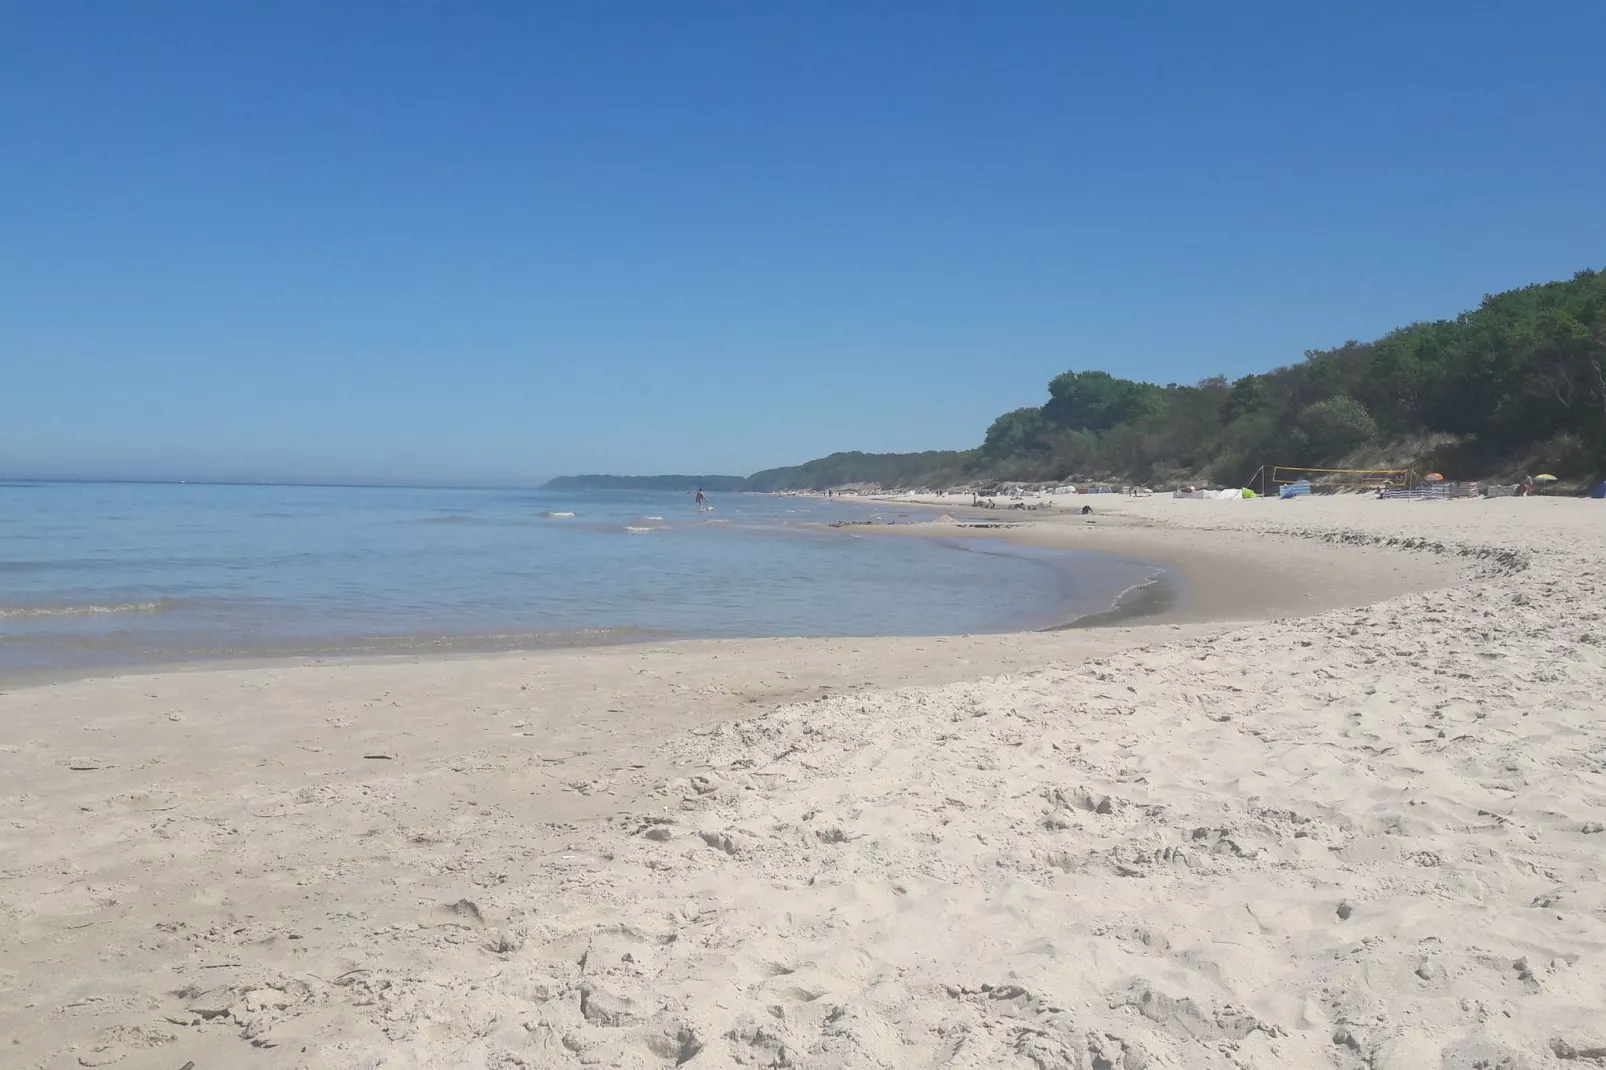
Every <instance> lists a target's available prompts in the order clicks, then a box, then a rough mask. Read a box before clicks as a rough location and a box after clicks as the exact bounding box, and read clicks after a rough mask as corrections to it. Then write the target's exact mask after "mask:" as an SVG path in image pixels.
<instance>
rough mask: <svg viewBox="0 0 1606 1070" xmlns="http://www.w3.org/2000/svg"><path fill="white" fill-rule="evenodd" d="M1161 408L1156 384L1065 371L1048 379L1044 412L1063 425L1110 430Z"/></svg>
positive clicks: (1096, 372) (1074, 428)
mask: <svg viewBox="0 0 1606 1070" xmlns="http://www.w3.org/2000/svg"><path fill="white" fill-rule="evenodd" d="M1162 409H1163V401H1162V398H1161V393H1160V388H1159V387H1157V386H1155V385H1154V384H1153V383H1139V382H1134V381H1133V380H1131V379H1117V378H1116V377H1115V376H1113V375H1111V374H1110V373H1109V372H1101V371H1085V372H1065V373H1063V374H1061V375H1056V376H1055V377H1054V378H1053V379H1051V380H1050V381H1049V384H1048V404H1046V405H1044V406H1043V415H1044V416H1046V417H1047V418H1048V419H1049V420H1050V421H1051V422H1052V423H1054V424H1056V425H1058V426H1060V427H1066V428H1070V429H1072V430H1077V431H1107V430H1109V429H1110V428H1112V427H1114V426H1116V425H1117V424H1125V423H1134V422H1136V421H1138V420H1141V419H1142V418H1144V417H1145V416H1152V415H1155V414H1156V413H1159V412H1160V411H1162Z"/></svg>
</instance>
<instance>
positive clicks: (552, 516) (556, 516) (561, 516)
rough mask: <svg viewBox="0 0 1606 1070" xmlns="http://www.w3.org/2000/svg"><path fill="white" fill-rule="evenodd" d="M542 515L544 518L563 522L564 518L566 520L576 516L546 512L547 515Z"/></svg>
mask: <svg viewBox="0 0 1606 1070" xmlns="http://www.w3.org/2000/svg"><path fill="white" fill-rule="evenodd" d="M541 515H542V516H544V517H548V518H550V519H552V520H562V519H564V518H565V517H571V516H573V515H574V514H573V513H553V512H545V513H542V514H541Z"/></svg>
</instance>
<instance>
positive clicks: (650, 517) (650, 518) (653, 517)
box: [641, 516, 663, 520]
mask: <svg viewBox="0 0 1606 1070" xmlns="http://www.w3.org/2000/svg"><path fill="white" fill-rule="evenodd" d="M641 519H643V520H662V519H663V517H661V516H644V517H642V518H641Z"/></svg>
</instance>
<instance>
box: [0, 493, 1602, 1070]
mask: <svg viewBox="0 0 1606 1070" xmlns="http://www.w3.org/2000/svg"><path fill="white" fill-rule="evenodd" d="M1356 505H1358V506H1359V508H1354V506H1356ZM1590 510H1591V507H1590V506H1589V505H1588V504H1585V505H1583V506H1582V507H1581V508H1577V507H1575V508H1570V509H1569V508H1562V507H1560V506H1553V505H1551V504H1549V503H1544V502H1541V503H1538V504H1537V505H1534V504H1531V503H1524V502H1519V503H1517V504H1515V505H1511V504H1508V503H1506V502H1505V501H1504V500H1502V501H1500V502H1495V503H1468V504H1467V505H1466V506H1462V505H1459V504H1436V505H1430V506H1423V505H1419V504H1413V503H1375V504H1374V503H1370V502H1367V503H1345V502H1325V501H1323V502H1315V503H1299V504H1298V505H1295V506H1288V507H1284V508H1281V509H1274V510H1264V509H1262V510H1253V509H1237V510H1230V509H1218V510H1213V511H1208V512H1207V511H1202V510H1199V509H1196V508H1192V507H1189V506H1183V507H1175V506H1171V504H1170V503H1169V502H1167V503H1164V504H1161V503H1155V504H1146V505H1141V506H1139V507H1137V508H1135V509H1133V510H1132V511H1131V513H1130V515H1127V516H1125V517H1124V519H1123V520H1121V522H1119V523H1117V522H1115V521H1114V520H1113V519H1112V520H1111V521H1110V522H1109V523H1105V522H1103V521H1104V518H1103V517H1102V516H1101V517H1100V520H1101V522H1100V523H1099V524H1097V525H1091V526H1090V525H1085V524H1080V523H1077V522H1072V523H1063V522H1061V521H1060V520H1058V519H1056V520H1051V521H1046V522H1045V523H1044V524H1042V525H1033V529H1032V530H1022V529H1018V528H1011V529H995V530H997V532H998V534H997V536H996V537H1000V538H1003V537H1013V538H1030V539H1042V540H1049V541H1050V542H1051V543H1052V544H1054V545H1063V546H1067V547H1068V548H1092V547H1093V544H1094V543H1095V542H1097V543H1099V544H1101V545H1108V544H1111V543H1116V542H1119V543H1120V544H1122V545H1124V546H1126V547H1127V548H1128V552H1129V553H1131V554H1134V555H1140V556H1143V557H1144V558H1145V559H1146V558H1147V557H1148V556H1149V555H1148V553H1147V550H1149V549H1159V550H1166V549H1167V548H1169V552H1170V553H1171V555H1172V556H1173V557H1174V558H1175V559H1176V560H1177V561H1178V562H1179V564H1180V565H1182V566H1183V567H1185V568H1187V569H1188V570H1189V571H1190V574H1189V575H1187V576H1185V577H1183V579H1184V580H1185V581H1187V582H1189V583H1191V584H1195V585H1197V587H1196V589H1195V590H1194V591H1193V594H1194V595H1195V597H1196V598H1205V599H1211V600H1214V601H1212V602H1211V603H1210V604H1211V607H1212V608H1214V609H1216V610H1219V611H1227V610H1232V609H1234V607H1238V606H1242V605H1244V604H1246V600H1247V599H1248V598H1249V597H1250V596H1252V595H1255V594H1259V595H1261V596H1263V597H1264V598H1267V599H1270V600H1271V601H1270V603H1269V604H1264V605H1263V606H1262V609H1261V612H1263V613H1281V612H1282V610H1283V608H1285V607H1293V608H1294V609H1296V610H1297V609H1303V610H1305V611H1306V612H1303V613H1298V612H1296V613H1292V614H1290V615H1286V616H1275V617H1272V618H1269V619H1268V618H1265V617H1263V618H1261V619H1259V620H1258V621H1249V622H1241V621H1231V620H1220V621H1218V622H1216V623H1210V624H1205V623H1200V622H1198V621H1194V622H1191V623H1190V622H1188V621H1187V620H1183V619H1173V620H1167V619H1165V617H1164V615H1162V616H1161V617H1159V618H1148V619H1147V620H1146V621H1145V623H1143V624H1141V625H1136V626H1118V627H1095V628H1083V629H1069V630H1062V631H1054V632H1039V633H1025V634H1000V635H978V636H968V637H958V636H954V637H940V636H938V637H921V638H902V639H900V638H892V639H887V638H883V639H831V640H714V641H688V642H680V643H667V644H647V645H641V646H609V647H592V648H582V649H574V650H554V651H544V652H538V653H529V654H495V655H464V656H459V657H447V658H376V659H358V660H351V661H338V662H337V661H331V662H327V663H323V664H316V663H314V664H305V663H298V664H284V663H275V664H271V665H266V666H257V667H248V668H236V669H228V670H218V671H211V670H209V671H179V672H167V673H157V674H146V675H125V676H120V677H115V678H103V679H90V680H79V681H76V682H71V683H60V684H53V685H45V686H40V687H32V688H23V689H17V690H8V691H6V692H4V693H0V783H3V784H5V785H7V787H6V789H5V794H4V797H5V799H6V802H7V804H8V807H7V810H8V817H9V821H8V823H7V824H6V825H5V826H4V827H3V828H0V844H3V845H4V847H5V850H6V858H7V861H6V864H5V867H4V868H3V869H0V913H3V914H4V916H5V917H6V918H7V921H8V925H9V930H8V933H7V935H6V936H5V937H3V940H4V951H5V956H4V958H5V963H6V964H5V967H4V969H0V1036H5V1037H8V1038H9V1043H10V1048H9V1050H11V1051H12V1052H13V1053H14V1054H15V1056H16V1057H17V1058H18V1059H19V1060H21V1064H22V1065H29V1066H39V1067H43V1068H45V1070H58V1068H65V1067H71V1066H76V1065H111V1064H112V1063H113V1062H115V1063H116V1065H118V1066H119V1067H120V1068H121V1070H172V1067H173V1066H177V1065H181V1064H183V1063H184V1062H185V1061H186V1060H193V1061H195V1062H196V1064H197V1065H198V1066H210V1065H219V1066H240V1067H243V1068H245V1070H280V1068H285V1070H288V1068H290V1067H297V1068H300V1070H345V1068H348V1067H350V1066H353V1065H362V1064H364V1062H365V1060H367V1061H369V1062H372V1061H373V1060H390V1061H395V1062H396V1063H397V1065H403V1064H406V1065H415V1066H429V1065H482V1064H483V1065H509V1066H511V1065H519V1063H520V1062H522V1063H523V1064H524V1065H556V1066H563V1065H569V1064H574V1065H579V1064H580V1060H581V1059H584V1060H585V1061H586V1062H587V1063H589V1064H593V1065H643V1066H646V1065H668V1064H670V1063H673V1062H675V1060H676V1059H677V1058H679V1057H680V1056H681V1055H684V1053H685V1052H686V1051H688V1050H690V1049H691V1048H693V1047H697V1048H699V1049H700V1050H705V1051H707V1052H708V1054H707V1055H704V1056H701V1057H700V1058H699V1061H704V1060H712V1061H711V1063H710V1065H740V1064H744V1063H745V1064H748V1065H751V1064H752V1063H754V1062H755V1061H756V1062H759V1063H760V1064H762V1062H763V1061H765V1060H768V1061H769V1062H776V1061H778V1060H779V1052H780V1050H781V1048H782V1046H784V1048H785V1049H786V1051H788V1052H789V1053H790V1055H789V1056H788V1058H789V1060H790V1061H792V1062H794V1063H801V1064H810V1063H829V1062H830V1061H831V1060H832V1059H836V1060H837V1061H838V1062H841V1061H842V1060H843V1059H844V1058H845V1059H846V1060H847V1061H848V1062H850V1063H855V1064H856V1063H857V1062H862V1061H866V1060H867V1059H868V1058H869V1057H870V1055H872V1054H873V1053H875V1052H882V1053H883V1054H885V1055H886V1058H883V1059H882V1060H881V1061H883V1062H896V1061H899V1060H902V1061H910V1062H919V1063H920V1064H922V1065H932V1064H939V1065H940V1061H941V1060H942V1059H944V1058H948V1057H949V1056H951V1055H952V1054H953V1052H952V1044H953V1043H954V1036H955V1035H956V1034H955V1032H954V1030H956V1029H959V1030H962V1032H961V1033H960V1034H959V1035H962V1036H963V1037H965V1038H967V1039H966V1043H967V1044H970V1045H972V1046H973V1047H974V1050H973V1052H972V1055H971V1056H970V1059H971V1064H972V1065H1009V1064H1010V1062H1011V1060H1012V1059H1013V1060H1019V1059H1020V1058H1024V1057H1025V1056H1023V1055H1022V1054H1021V1053H1020V1051H1019V1050H1017V1049H1018V1043H1017V1040H1018V1038H1021V1037H1024V1038H1026V1039H1025V1041H1021V1043H1025V1042H1029V1043H1030V1045H1034V1047H1032V1048H1031V1051H1033V1052H1037V1053H1038V1054H1041V1055H1043V1058H1044V1059H1049V1060H1053V1059H1059V1060H1060V1063H1059V1064H1060V1065H1070V1066H1074V1065H1078V1064H1077V1062H1076V1061H1075V1060H1076V1059H1080V1058H1081V1056H1082V1053H1084V1052H1087V1051H1092V1050H1095V1049H1094V1048H1092V1047H1090V1045H1098V1046H1099V1047H1097V1049H1096V1050H1097V1052H1098V1053H1101V1054H1099V1058H1100V1059H1102V1060H1103V1061H1104V1062H1105V1063H1108V1064H1110V1065H1111V1066H1114V1067H1121V1066H1123V1065H1126V1066H1135V1065H1140V1064H1141V1063H1143V1062H1145V1061H1146V1062H1147V1063H1148V1065H1159V1064H1161V1063H1164V1064H1166V1065H1179V1066H1184V1065H1185V1066H1199V1067H1204V1068H1207V1070H1217V1068H1220V1070H1226V1068H1227V1067H1228V1066H1236V1067H1249V1068H1254V1070H1271V1068H1273V1067H1290V1068H1294V1070H1317V1068H1322V1070H1326V1068H1329V1067H1331V1066H1332V1065H1333V1063H1332V1058H1333V1055H1334V1052H1335V1050H1336V1051H1337V1052H1338V1054H1339V1055H1340V1056H1343V1057H1344V1058H1348V1056H1347V1055H1346V1054H1345V1053H1346V1052H1349V1051H1351V1050H1354V1051H1356V1052H1359V1053H1362V1054H1363V1055H1364V1056H1365V1060H1366V1061H1369V1062H1370V1064H1371V1065H1372V1066H1373V1067H1375V1068H1377V1070H1413V1068H1415V1067H1418V1066H1426V1065H1438V1064H1439V1063H1440V1062H1441V1061H1444V1060H1448V1061H1447V1062H1446V1065H1451V1064H1453V1065H1462V1062H1464V1063H1465V1064H1466V1065H1471V1063H1470V1062H1468V1061H1467V1060H1462V1062H1456V1061H1455V1060H1456V1059H1459V1058H1460V1056H1461V1055H1462V1054H1466V1053H1471V1054H1470V1055H1469V1056H1468V1058H1469V1059H1472V1058H1473V1057H1474V1056H1475V1057H1476V1059H1482V1060H1484V1061H1486V1062H1488V1063H1490V1064H1491V1065H1495V1064H1498V1063H1500V1062H1501V1061H1502V1060H1505V1061H1506V1063H1507V1064H1508V1065H1513V1066H1517V1065H1529V1066H1532V1067H1534V1068H1535V1070H1537V1068H1538V1067H1540V1066H1551V1065H1561V1064H1560V1063H1558V1062H1556V1058H1557V1057H1556V1056H1555V1055H1554V1054H1553V1052H1554V1051H1556V1050H1558V1049H1557V1048H1556V1047H1555V1046H1554V1045H1555V1044H1556V1043H1560V1044H1564V1045H1566V1046H1568V1048H1567V1049H1565V1050H1575V1051H1578V1050H1589V1049H1590V1048H1591V1046H1592V1045H1594V1044H1595V1043H1597V1039H1598V1038H1593V1035H1592V1033H1591V1028H1592V1027H1591V1025H1590V1023H1591V1021H1592V1017H1591V1016H1592V1007H1593V993H1596V992H1598V991H1600V990H1601V988H1602V987H1603V986H1606V913H1603V910H1606V885H1603V883H1602V882H1601V880H1600V878H1599V874H1598V872H1597V870H1598V847H1599V845H1598V843H1597V840H1598V839H1599V836H1598V835H1595V834H1594V831H1598V829H1599V828H1601V827H1606V802H1603V801H1602V800H1606V770H1603V768H1602V767H1601V765H1600V762H1599V760H1598V759H1599V755H1600V754H1602V753H1606V722H1603V721H1602V720H1601V718H1600V716H1599V710H1598V703H1594V702H1593V697H1594V696H1599V695H1600V694H1602V693H1606V655H1602V654H1601V653H1600V650H1599V647H1598V644H1594V643H1591V642H1588V641H1587V639H1588V635H1589V633H1590V629H1596V628H1598V627H1599V624H1600V621H1601V620H1602V616H1601V611H1600V609H1599V605H1600V601H1599V599H1600V596H1601V585H1600V577H1601V576H1602V575H1603V574H1606V548H1603V547H1602V544H1601V542H1600V539H1599V523H1600V520H1601V514H1600V513H1599V512H1598V511H1594V512H1592V511H1590ZM1079 519H1080V518H1078V520H1079ZM914 526H916V525H898V526H897V527H896V528H893V527H888V526H880V525H878V526H877V528H876V530H878V531H886V532H887V533H889V534H891V533H895V532H896V531H897V529H898V528H904V527H914ZM940 526H941V525H939V527H940ZM863 530H864V529H859V531H860V532H861V533H862V531H863ZM1229 557H1231V558H1233V559H1235V560H1236V562H1237V564H1236V565H1234V566H1232V567H1231V568H1229V566H1228V558H1229ZM1233 569H1237V570H1238V571H1236V572H1234V571H1233ZM1214 573H1220V575H1213V574H1214ZM1294 580H1298V581H1299V582H1300V584H1301V586H1299V587H1297V588H1296V587H1292V586H1291V584H1292V582H1293V581H1294ZM1285 581H1286V582H1285ZM1447 581H1453V582H1447ZM1240 587H1247V588H1248V589H1247V590H1238V589H1237V588H1240ZM1380 593H1381V594H1385V595H1387V596H1388V597H1384V598H1381V599H1379V598H1378V597H1375V596H1376V595H1378V594H1380ZM1368 595H1371V596H1373V597H1367V596H1368ZM1307 596H1308V597H1307ZM1233 599H1238V601H1234V600H1233ZM1201 608H1202V603H1200V604H1195V605H1193V606H1192V607H1178V608H1177V609H1175V610H1173V611H1171V612H1172V613H1173V615H1174V616H1176V617H1179V618H1181V617H1187V616H1188V615H1190V614H1196V613H1198V612H1200V611H1201ZM1541 902H1542V903H1543V904H1544V905H1543V906H1542V907H1541V906H1539V905H1538V904H1540V903H1541ZM934 936H936V937H940V939H934ZM1519 962H1520V964H1521V965H1520V968H1519V967H1517V966H1513V965H1512V964H1513V963H1519ZM1491 963H1492V964H1494V965H1491ZM1496 967H1498V968H1496ZM956 993H957V994H956ZM777 1007H778V1008H780V1013H778V1014H777V1013H776V1012H775V1011H774V1010H773V1009H772V1008H777ZM1145 1008H1147V1009H1146V1010H1145ZM1156 1008H1158V1010H1156ZM1179 1008H1194V1010H1192V1011H1184V1010H1182V1009H1179ZM1491 1008H1493V1009H1494V1012H1493V1013H1490V1009H1491ZM1501 1008H1504V1009H1508V1010H1510V1011H1511V1014H1510V1015H1509V1016H1507V1015H1504V1014H1501V1013H1499V1010H1500V1009H1501ZM1251 1019H1252V1023H1251V1025H1249V1026H1245V1025H1244V1024H1243V1023H1244V1022H1246V1021H1249V1020H1251ZM1023 1022H1024V1023H1027V1024H1029V1025H1030V1029H1029V1030H1028V1031H1027V1032H1024V1033H1023V1032H1022V1031H1021V1029H1020V1028H1019V1027H1020V1025H1021V1024H1022V1023H1023ZM1221 1023H1225V1024H1221ZM1424 1023H1432V1028H1431V1029H1428V1028H1426V1027H1425V1025H1424ZM1340 1031H1343V1032H1344V1035H1345V1036H1348V1037H1350V1038H1351V1040H1352V1041H1353V1044H1350V1043H1349V1042H1345V1043H1344V1044H1343V1045H1340V1046H1338V1047H1337V1048H1335V1042H1334V1040H1333V1037H1334V1036H1335V1035H1337V1033H1338V1032H1340ZM1111 1038H1115V1039H1111ZM660 1049H661V1050H660ZM663 1052H668V1053H669V1054H668V1055H664V1054H662V1053H663ZM676 1053H679V1054H676ZM944 1053H947V1054H946V1055H945V1054H944ZM1441 1056H1442V1059H1441ZM877 1058H879V1056H877ZM1357 1059H1360V1056H1359V1055H1358V1056H1357ZM86 1060H87V1062H86ZM514 1060H517V1061H514ZM950 1061H952V1060H951V1059H950ZM1039 1061H1042V1060H1039ZM1050 1064H1052V1062H1051V1063H1050ZM373 1065H378V1063H377V1062H373ZM1345 1065H1348V1064H1347V1063H1346V1064H1345ZM1357 1065H1362V1063H1361V1062H1359V1061H1358V1062H1357Z"/></svg>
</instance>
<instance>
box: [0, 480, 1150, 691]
mask: <svg viewBox="0 0 1606 1070" xmlns="http://www.w3.org/2000/svg"><path fill="white" fill-rule="evenodd" d="M711 498H712V503H713V506H714V508H713V510H712V511H705V512H699V511H698V510H697V509H696V508H695V506H694V503H693V501H692V498H691V496H690V495H688V494H680V493H630V492H589V493H556V492H545V491H529V490H441V489H417V488H375V487H299V486H219V485H207V484H131V483H16V482H13V483H0V674H8V673H18V672H26V671H29V670H35V671H37V670H47V671H49V670H79V669H101V668H107V667H115V666H132V665H141V664H152V663H168V662H180V661H194V660H199V659H210V658H238V657H263V656H269V657H271V656H289V655H317V654H354V653H409V652H427V651H446V650H493V649H520V648H533V647H545V646H560V645H579V644H590V643H605V642H621V641H631V640H637V639H652V638H678V637H715V636H742V637H753V636H824V635H919V634H958V633H973V632H986V631H1003V630H1015V629H1026V628H1039V627H1049V626H1053V625H1057V624H1064V623H1066V622H1067V621H1069V620H1071V619H1073V618H1075V617H1077V616H1080V615H1082V614H1084V613H1091V612H1096V611H1098V610H1102V609H1105V608H1107V607H1108V606H1109V605H1110V604H1111V602H1112V601H1113V600H1114V599H1115V598H1116V597H1117V596H1118V595H1119V594H1120V592H1121V591H1123V590H1124V589H1126V588H1129V587H1131V586H1133V585H1134V584H1137V583H1140V582H1142V581H1143V580H1144V579H1146V578H1147V577H1148V576H1149V575H1150V574H1151V573H1152V571H1153V570H1152V568H1150V567H1149V566H1145V565H1142V564H1140V563H1137V562H1128V561H1122V560H1118V559H1115V558H1110V557H1105V556H1102V555H1095V554H1084V553H1065V552H1049V551H1041V550H1032V549H1028V548H1020V547H1012V546H1008V545H1005V544H1003V543H1000V542H997V541H990V540H984V539H956V540H928V539H920V538H893V537H886V536H871V537H864V536H862V535H859V534H856V533H854V532H853V531H852V529H836V530H831V529H824V530H821V529H819V528H816V527H812V526H810V525H818V524H821V523H828V522H831V521H835V520H866V519H871V518H873V517H878V518H880V519H882V520H889V521H895V520H898V519H900V515H899V513H898V512H897V511H896V510H895V509H891V508H884V507H883V508H877V507H872V506H869V505H864V504H856V503H838V502H830V501H822V500H819V499H805V498H792V497H773V496H767V495H734V494H715V495H712V496H711ZM994 516H995V517H996V514H994Z"/></svg>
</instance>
